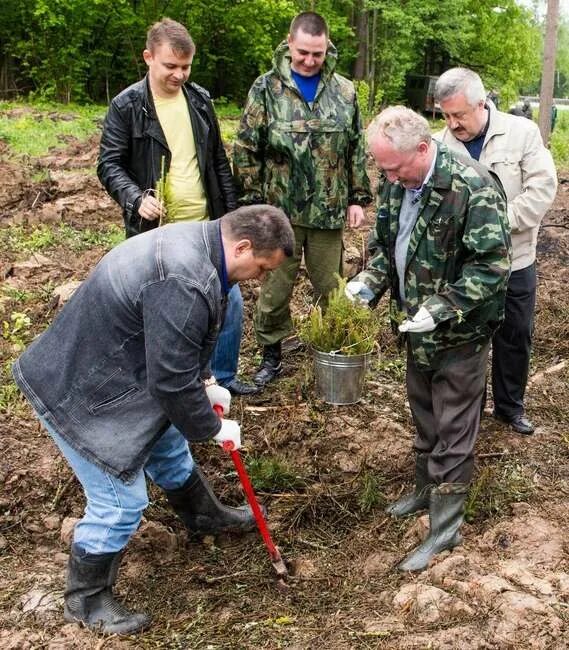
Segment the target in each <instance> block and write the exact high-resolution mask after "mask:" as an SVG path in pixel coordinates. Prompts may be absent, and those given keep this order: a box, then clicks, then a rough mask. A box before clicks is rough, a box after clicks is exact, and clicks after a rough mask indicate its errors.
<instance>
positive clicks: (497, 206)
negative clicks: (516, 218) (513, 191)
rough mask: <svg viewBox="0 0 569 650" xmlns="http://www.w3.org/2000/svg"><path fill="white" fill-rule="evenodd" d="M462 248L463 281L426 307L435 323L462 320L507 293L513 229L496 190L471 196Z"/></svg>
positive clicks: (483, 191)
mask: <svg viewBox="0 0 569 650" xmlns="http://www.w3.org/2000/svg"><path fill="white" fill-rule="evenodd" d="M462 245H463V249H464V256H463V263H462V269H461V273H460V277H458V279H457V280H456V282H453V283H451V284H447V285H445V286H444V287H443V288H441V290H440V291H439V292H438V293H437V294H435V295H433V296H431V297H430V298H428V299H427V300H426V301H425V302H424V303H423V306H424V307H426V308H427V309H428V310H429V313H430V314H431V316H432V317H433V319H434V321H435V323H440V322H441V321H445V320H448V319H451V318H458V319H462V318H463V316H466V315H467V314H468V313H469V312H470V311H472V310H473V309H475V308H476V307H479V306H480V305H482V304H483V303H484V302H485V301H487V300H489V299H491V298H492V297H493V296H495V295H496V294H499V293H500V292H505V287H506V284H507V282H508V278H509V275H510V266H511V241H510V227H509V224H508V217H507V211H506V202H505V201H504V199H503V198H502V197H501V196H500V195H499V194H498V192H497V191H496V190H495V189H493V188H491V187H488V186H487V187H484V188H481V189H479V190H477V191H475V192H473V193H472V194H471V196H470V199H469V202H468V210H467V214H466V217H465V227H464V233H463V235H462Z"/></svg>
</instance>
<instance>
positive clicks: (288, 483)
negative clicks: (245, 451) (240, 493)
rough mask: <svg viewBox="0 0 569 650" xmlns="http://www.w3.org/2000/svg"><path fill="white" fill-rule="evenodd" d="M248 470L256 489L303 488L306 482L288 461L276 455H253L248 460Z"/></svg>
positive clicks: (277, 490)
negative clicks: (288, 464) (287, 463)
mask: <svg viewBox="0 0 569 650" xmlns="http://www.w3.org/2000/svg"><path fill="white" fill-rule="evenodd" d="M246 465H247V471H248V473H249V478H250V479H251V483H252V484H253V485H254V486H255V489H258V490H263V491H265V492H280V491H283V490H294V489H298V488H302V487H304V485H305V482H304V481H303V480H302V478H301V477H300V476H298V475H297V474H295V472H294V471H293V470H292V469H291V468H289V467H288V466H287V465H286V463H285V462H284V461H283V460H281V459H279V458H277V457H274V456H252V457H247V460H246Z"/></svg>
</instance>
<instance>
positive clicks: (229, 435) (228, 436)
mask: <svg viewBox="0 0 569 650" xmlns="http://www.w3.org/2000/svg"><path fill="white" fill-rule="evenodd" d="M213 439H214V440H215V442H217V443H218V445H220V446H221V447H223V443H224V442H226V441H227V440H229V441H231V442H232V443H233V449H240V447H241V427H240V426H239V422H237V421H236V420H222V421H221V429H220V430H219V433H218V434H216V435H215V436H213Z"/></svg>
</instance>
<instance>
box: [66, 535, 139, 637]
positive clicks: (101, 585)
mask: <svg viewBox="0 0 569 650" xmlns="http://www.w3.org/2000/svg"><path fill="white" fill-rule="evenodd" d="M121 559H122V552H119V553H104V554H102V555H91V554H89V553H82V552H81V550H80V549H79V548H78V547H77V546H76V545H75V544H74V545H73V546H72V547H71V554H70V556H69V562H68V565H67V586H66V588H65V593H64V601H65V605H64V610H63V616H64V618H65V620H66V621H68V622H70V623H81V624H82V625H84V626H85V627H88V628H89V629H91V630H94V631H95V632H101V633H103V634H134V633H135V632H140V631H141V630H143V629H145V628H147V627H148V626H149V625H150V617H149V616H147V615H146V614H137V613H134V614H133V613H131V612H129V611H128V609H126V607H124V606H123V605H121V603H119V602H118V601H116V600H115V599H114V597H113V586H114V584H115V582H116V580H117V573H118V569H119V565H120V562H121Z"/></svg>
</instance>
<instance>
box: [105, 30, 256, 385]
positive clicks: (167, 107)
mask: <svg viewBox="0 0 569 650" xmlns="http://www.w3.org/2000/svg"><path fill="white" fill-rule="evenodd" d="M195 50H196V48H195V45H194V42H193V40H192V38H191V36H190V35H189V34H188V31H187V30H186V28H185V27H184V26H183V25H181V24H180V23H177V22H175V21H173V20H170V19H168V18H164V19H163V20H161V21H160V22H158V23H155V24H154V25H153V26H152V27H151V28H150V30H149V31H148V37H147V41H146V49H145V50H144V52H143V57H144V61H145V62H146V65H147V66H148V74H147V75H146V77H145V78H144V79H143V80H142V81H139V82H137V83H135V84H133V85H132V86H129V87H128V88H127V89H126V90H123V92H121V93H120V94H119V95H117V97H115V98H114V99H113V101H112V102H111V105H110V107H109V111H108V113H107V116H106V118H105V123H104V126H103V133H102V136H101V149H100V156H99V164H98V169H97V171H98V175H99V179H100V180H101V183H102V184H103V185H104V186H105V188H106V189H107V191H108V192H109V194H110V195H111V196H112V197H113V198H114V199H115V200H116V201H117V202H118V203H119V205H120V206H121V207H122V209H123V218H124V222H125V228H126V235H127V237H131V236H133V235H136V234H138V233H140V232H145V231H147V230H150V229H152V228H156V227H157V226H159V225H161V224H162V223H166V222H178V221H201V220H204V219H208V218H209V219H218V218H219V217H221V216H222V215H223V214H225V213H226V212H229V211H230V210H233V209H234V208H236V207H237V197H236V192H235V186H234V184H233V179H232V174H231V168H230V166H229V161H228V159H227V155H226V153H225V149H224V147H223V142H222V141H221V134H220V131H219V125H218V122H217V118H216V115H215V111H214V108H213V103H212V101H211V99H210V97H209V94H208V92H207V91H206V90H204V89H203V88H202V87H201V86H198V85H197V84H195V83H193V82H191V83H186V82H187V81H188V78H189V75H190V70H191V66H192V60H193V58H194V54H195ZM242 329H243V299H242V297H241V292H240V290H239V286H238V285H235V286H234V287H233V289H232V291H231V294H230V297H229V304H228V309H227V316H226V319H225V322H224V325H223V328H222V331H221V334H220V337H219V341H218V343H217V346H216V348H215V350H214V353H213V357H212V370H213V373H214V375H215V377H216V378H217V381H218V383H220V384H221V385H223V386H225V387H226V388H228V389H229V390H230V392H231V393H232V394H234V395H248V394H252V393H256V392H257V391H258V387H256V386H254V385H252V384H247V383H245V382H243V381H241V380H239V379H238V378H237V376H236V373H237V365H238V360H239V346H240V343H241V335H242Z"/></svg>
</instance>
